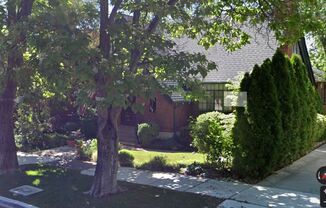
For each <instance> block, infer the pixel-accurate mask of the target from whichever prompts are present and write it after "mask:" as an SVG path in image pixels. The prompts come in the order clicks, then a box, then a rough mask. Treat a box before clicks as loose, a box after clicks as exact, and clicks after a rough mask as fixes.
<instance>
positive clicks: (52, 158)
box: [19, 147, 319, 208]
mask: <svg viewBox="0 0 326 208" xmlns="http://www.w3.org/2000/svg"><path fill="white" fill-rule="evenodd" d="M61 151H62V152H61ZM42 155H43V156H42ZM60 155H61V156H60ZM38 157H39V158H38ZM19 158H20V159H19V160H20V162H22V161H23V162H24V163H23V164H31V163H37V162H38V161H39V162H41V163H43V162H44V161H45V162H49V163H50V164H51V163H52V164H60V165H63V166H65V167H72V168H74V167H73V166H74V165H73V164H75V165H76V167H78V168H80V169H81V174H84V175H89V176H93V175H94V172H95V168H94V165H95V164H91V163H83V165H80V162H78V161H76V160H74V158H75V150H73V149H71V148H69V147H63V148H56V149H54V150H49V151H47V152H40V153H38V154H36V155H35V154H34V155H32V156H28V155H27V154H24V155H21V156H20V157H19ZM78 163H79V164H78ZM118 179H119V180H121V181H127V182H130V183H137V184H142V185H149V186H155V187H160V188H165V189H172V190H176V191H184V192H190V193H196V194H202V195H208V196H212V197H216V198H224V199H226V200H225V201H224V202H223V203H222V204H221V205H219V207H220V208H264V207H284V208H285V207H286V208H291V207H293V208H295V207H302V208H303V207H305V208H306V207H316V208H317V207H319V195H317V194H311V193H303V192H298V191H293V190H291V189H279V188H274V187H265V186H254V185H249V184H244V183H241V182H235V181H223V180H214V179H204V178H197V177H192V176H184V175H181V174H177V173H162V172H151V171H146V170H137V169H134V168H126V167H121V168H120V169H119V174H118ZM317 187H319V186H317Z"/></svg>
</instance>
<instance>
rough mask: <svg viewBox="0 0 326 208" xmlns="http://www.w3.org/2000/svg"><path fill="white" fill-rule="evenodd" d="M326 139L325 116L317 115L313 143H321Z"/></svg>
mask: <svg viewBox="0 0 326 208" xmlns="http://www.w3.org/2000/svg"><path fill="white" fill-rule="evenodd" d="M325 139H326V116H325V115H322V114H317V122H316V128H315V141H317V142H319V141H323V140H325Z"/></svg>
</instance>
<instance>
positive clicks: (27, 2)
mask: <svg viewBox="0 0 326 208" xmlns="http://www.w3.org/2000/svg"><path fill="white" fill-rule="evenodd" d="M34 1H35V0H22V1H21V2H20V11H19V12H18V14H17V20H18V21H19V20H21V19H25V18H26V17H28V16H29V15H30V14H31V13H32V8H33V4H34Z"/></svg>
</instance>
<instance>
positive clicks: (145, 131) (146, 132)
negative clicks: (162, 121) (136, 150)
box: [137, 123, 160, 147]
mask: <svg viewBox="0 0 326 208" xmlns="http://www.w3.org/2000/svg"><path fill="white" fill-rule="evenodd" d="M159 133H160V127H159V125H157V124H156V123H141V124H138V128H137V137H138V138H139V140H140V144H141V145H142V146H143V147H149V146H150V145H151V143H152V142H153V141H154V140H155V139H156V138H157V137H158V135H159Z"/></svg>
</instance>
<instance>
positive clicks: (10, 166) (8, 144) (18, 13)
mask: <svg viewBox="0 0 326 208" xmlns="http://www.w3.org/2000/svg"><path fill="white" fill-rule="evenodd" d="M16 3H17V2H15V1H8V2H7V4H6V5H7V11H8V17H7V27H8V28H11V27H14V26H15V25H16V24H17V22H19V21H25V20H26V19H27V17H28V16H29V15H30V14H31V12H32V6H33V3H34V0H21V1H20V2H19V4H16ZM17 5H19V9H17V8H16V7H17ZM9 31H10V32H12V31H11V30H9ZM25 44H26V35H25V31H21V32H20V33H19V35H18V37H17V39H16V40H15V41H14V42H13V44H12V46H10V47H9V48H8V50H9V53H8V68H7V72H6V74H5V76H4V77H5V82H4V85H3V86H2V87H3V89H1V90H0V174H2V173H7V172H11V171H14V170H17V169H18V159H17V154H16V144H15V137H14V120H13V118H14V108H15V98H16V92H17V83H16V81H15V73H16V72H15V69H19V68H20V67H22V65H23V63H24V60H23V52H22V50H21V49H22V48H21V47H22V46H25Z"/></svg>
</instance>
